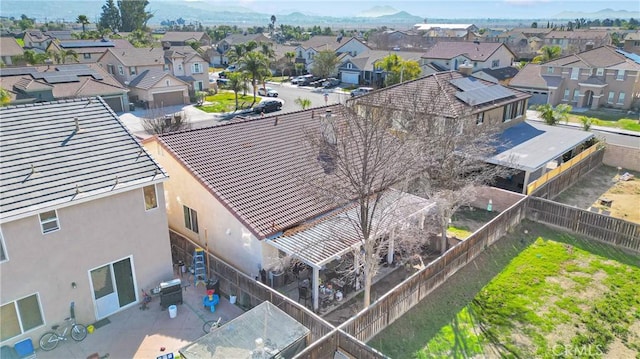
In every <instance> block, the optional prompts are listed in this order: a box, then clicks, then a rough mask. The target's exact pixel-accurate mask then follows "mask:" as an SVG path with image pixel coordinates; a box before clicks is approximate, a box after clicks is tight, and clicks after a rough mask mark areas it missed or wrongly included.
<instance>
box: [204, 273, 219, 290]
mask: <svg viewBox="0 0 640 359" xmlns="http://www.w3.org/2000/svg"><path fill="white" fill-rule="evenodd" d="M206 287H207V290H210V289H213V290H214V293H215V294H220V281H219V280H218V278H216V277H213V278H209V279H208V280H207V284H206Z"/></svg>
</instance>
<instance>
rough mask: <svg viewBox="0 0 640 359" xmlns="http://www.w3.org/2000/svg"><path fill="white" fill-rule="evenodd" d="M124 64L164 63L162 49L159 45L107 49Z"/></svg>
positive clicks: (146, 64)
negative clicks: (156, 46) (155, 46)
mask: <svg viewBox="0 0 640 359" xmlns="http://www.w3.org/2000/svg"><path fill="white" fill-rule="evenodd" d="M107 51H109V52H111V53H112V54H113V56H115V58H116V59H118V61H120V62H121V63H122V64H123V65H124V66H150V65H163V64H164V50H163V49H162V48H160V47H158V48H154V47H138V48H131V49H108V50H107Z"/></svg>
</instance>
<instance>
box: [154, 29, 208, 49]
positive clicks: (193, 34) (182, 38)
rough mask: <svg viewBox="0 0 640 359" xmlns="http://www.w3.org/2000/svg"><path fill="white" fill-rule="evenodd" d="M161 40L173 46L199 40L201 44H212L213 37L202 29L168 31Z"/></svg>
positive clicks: (186, 44) (185, 44)
mask: <svg viewBox="0 0 640 359" xmlns="http://www.w3.org/2000/svg"><path fill="white" fill-rule="evenodd" d="M160 41H161V42H162V43H168V44H169V45H171V46H189V44H190V43H191V42H197V43H198V44H200V46H211V38H210V37H209V35H208V34H207V33H206V32H202V31H167V32H165V33H164V36H162V39H160Z"/></svg>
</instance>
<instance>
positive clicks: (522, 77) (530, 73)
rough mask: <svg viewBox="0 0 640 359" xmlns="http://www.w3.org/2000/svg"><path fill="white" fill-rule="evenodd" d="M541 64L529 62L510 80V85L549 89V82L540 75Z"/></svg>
mask: <svg viewBox="0 0 640 359" xmlns="http://www.w3.org/2000/svg"><path fill="white" fill-rule="evenodd" d="M540 68H541V66H540V65H538V64H527V65H526V66H525V67H523V68H522V69H521V70H520V71H519V72H518V73H517V74H516V75H515V76H514V77H513V78H512V79H511V81H510V82H509V85H511V86H514V87H523V88H537V89H545V90H546V89H547V82H546V81H545V79H544V78H543V77H542V76H541V75H540Z"/></svg>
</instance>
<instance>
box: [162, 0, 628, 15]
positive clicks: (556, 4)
mask: <svg viewBox="0 0 640 359" xmlns="http://www.w3.org/2000/svg"><path fill="white" fill-rule="evenodd" d="M151 1H154V0H151ZM155 1H161V0H155ZM191 1H204V2H210V3H217V4H220V3H221V1H220V0H191ZM224 3H226V4H229V2H228V0H224ZM234 4H235V5H238V6H243V7H247V8H250V9H252V10H255V11H259V12H264V13H273V14H288V13H291V12H294V11H300V12H304V13H313V14H316V15H328V16H340V17H341V16H354V15H358V14H359V13H360V12H362V11H363V10H366V9H370V8H372V7H374V6H384V5H387V6H391V7H393V8H395V9H397V10H400V11H406V12H408V13H410V14H412V15H417V16H423V17H427V18H428V17H433V18H544V17H550V16H553V15H555V14H558V13H560V12H563V11H584V12H596V11H599V10H602V9H607V8H609V9H613V10H628V11H636V12H640V1H638V0H635V1H628V0H624V1H599V0H564V1H557V0H494V1H482V0H480V1H474V0H472V1H470V0H447V1H443V0H399V1H394V0H387V1H375V0H374V1H370V0H348V1H338V0H324V1H323V0H296V1H289V0H283V1H281V0H237V1H235V2H234Z"/></svg>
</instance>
